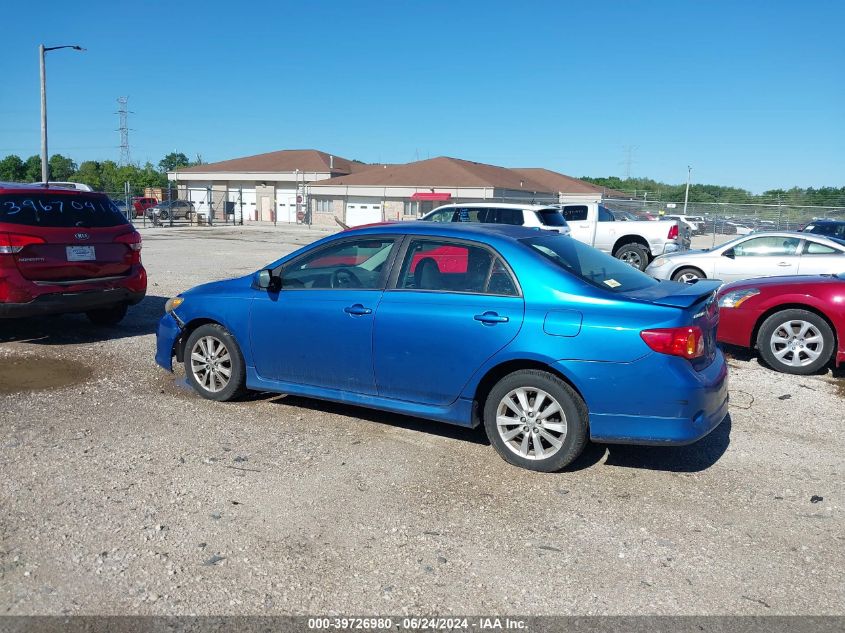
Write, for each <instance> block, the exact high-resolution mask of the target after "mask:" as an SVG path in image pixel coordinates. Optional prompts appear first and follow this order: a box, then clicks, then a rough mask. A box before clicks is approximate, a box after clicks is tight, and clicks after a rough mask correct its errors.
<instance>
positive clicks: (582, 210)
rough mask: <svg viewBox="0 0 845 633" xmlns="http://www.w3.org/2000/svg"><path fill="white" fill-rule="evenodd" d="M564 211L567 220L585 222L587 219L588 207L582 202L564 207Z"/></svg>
mask: <svg viewBox="0 0 845 633" xmlns="http://www.w3.org/2000/svg"><path fill="white" fill-rule="evenodd" d="M562 213H563V217H564V218H566V221H567V222H583V221H584V220H586V219H587V207H586V205H582V204H578V205H570V206H568V207H563V211H562Z"/></svg>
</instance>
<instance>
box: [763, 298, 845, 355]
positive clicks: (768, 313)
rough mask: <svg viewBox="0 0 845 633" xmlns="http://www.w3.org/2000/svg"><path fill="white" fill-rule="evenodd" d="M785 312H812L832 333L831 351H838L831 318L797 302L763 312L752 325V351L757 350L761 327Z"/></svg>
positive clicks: (815, 308)
mask: <svg viewBox="0 0 845 633" xmlns="http://www.w3.org/2000/svg"><path fill="white" fill-rule="evenodd" d="M785 310H805V311H807V312H812V313H813V314H815V315H816V316H818V317H819V318H821V319H824V321H825V322H826V323H827V324H828V325H829V326H830V331H831V332H833V350H834V354H835V353H836V350H837V349H838V345H839V333H838V332H837V331H836V325H835V324H834V323H833V321H832V320H831V318H830V317H829V316H827V314H825V313H824V311H823V310H821V309H819V308H817V307H816V306H813V305H810V304H808V303H797V302H790V303H779V304H778V305H775V306H772V307H770V308H769V309H768V310H766V311H765V312H763V313H762V314H761V315H760V316H759V317H758V318H757V322H756V323H754V328H753V329H752V330H751V341H750V343H751V345H750V347H752V348H753V349H757V336H758V334H759V333H760V328H761V327H763V323H765V322H766V319H768V318H769V317H770V316H772V315H773V314H777V313H778V312H783V311H785Z"/></svg>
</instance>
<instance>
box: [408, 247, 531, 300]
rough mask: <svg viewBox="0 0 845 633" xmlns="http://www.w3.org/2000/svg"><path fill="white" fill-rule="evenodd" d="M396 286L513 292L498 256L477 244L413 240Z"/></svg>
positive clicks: (514, 287) (515, 290) (413, 288)
mask: <svg viewBox="0 0 845 633" xmlns="http://www.w3.org/2000/svg"><path fill="white" fill-rule="evenodd" d="M397 288H399V289H402V290H428V291H435V292H469V293H476V294H492V295H505V296H516V295H517V294H518V291H517V286H516V282H515V281H514V279H513V277H512V276H511V274H510V272H509V271H508V269H507V267H506V266H505V265H504V263H503V262H502V261H501V259H500V258H499V257H498V256H497V255H495V254H494V253H493V252H491V251H489V250H487V249H486V248H482V247H480V246H470V245H468V244H462V243H455V242H442V241H437V240H414V241H412V242H411V244H410V246H409V247H408V251H407V253H406V255H405V261H404V262H403V263H402V269H401V272H400V274H399V280H398V282H397Z"/></svg>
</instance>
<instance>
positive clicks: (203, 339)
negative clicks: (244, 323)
mask: <svg viewBox="0 0 845 633" xmlns="http://www.w3.org/2000/svg"><path fill="white" fill-rule="evenodd" d="M220 346H222V350H221V347H220ZM208 359H210V361H211V364H209V363H208V362H205V360H208ZM215 361H216V362H215ZM184 362H185V376H186V377H187V379H188V383H189V384H190V385H191V386H192V387H193V388H194V390H195V391H196V392H197V393H198V394H199V395H201V396H202V397H203V398H206V399H208V400H216V401H218V402H226V401H228V400H234V399H235V398H237V397H239V396H241V395H243V394H244V393H245V392H246V371H245V368H244V357H243V354H241V348H240V347H238V343H237V341H235V338H234V337H233V336H232V335H231V334H230V333H229V332H228V331H227V330H226V328H224V327H223V326H222V325H218V324H216V323H207V324H205V325H201V326H199V327H198V328H197V329H196V330H194V331H193V332H191V335H190V336H189V337H188V341H187V343H185V361H184ZM226 371H228V372H229V375H228V377H227V376H226Z"/></svg>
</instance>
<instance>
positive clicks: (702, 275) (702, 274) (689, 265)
mask: <svg viewBox="0 0 845 633" xmlns="http://www.w3.org/2000/svg"><path fill="white" fill-rule="evenodd" d="M686 268H691V269H692V270H694V271H696V272H699V273H701V278H702V279H708V277H707V273H705V272H704V271H703V270H702V269H701V268H699V267H698V266H694V265H691V264H682V265H680V266H678V267H677V268H676V269H675V270H673V271H672V272H671V273H670V274H669V279H673V277H674V276H675V275H677V274H678V273H679V272H681V271H682V270H684V269H686Z"/></svg>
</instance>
